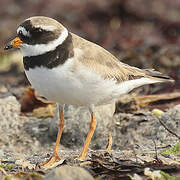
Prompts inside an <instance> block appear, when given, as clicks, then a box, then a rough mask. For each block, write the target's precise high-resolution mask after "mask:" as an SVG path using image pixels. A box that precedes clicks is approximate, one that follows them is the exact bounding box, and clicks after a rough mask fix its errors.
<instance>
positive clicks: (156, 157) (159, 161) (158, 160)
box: [152, 139, 162, 163]
mask: <svg viewBox="0 0 180 180" xmlns="http://www.w3.org/2000/svg"><path fill="white" fill-rule="evenodd" d="M152 141H153V143H154V147H155V152H156V156H155V159H156V161H157V162H158V163H162V161H161V160H160V159H159V158H158V152H157V146H156V142H155V140H154V139H152Z"/></svg>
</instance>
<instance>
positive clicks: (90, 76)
mask: <svg viewBox="0 0 180 180" xmlns="http://www.w3.org/2000/svg"><path fill="white" fill-rule="evenodd" d="M73 63H74V61H73V59H68V60H67V61H66V62H65V63H64V64H63V65H60V66H58V67H57V68H53V69H47V68H44V67H36V68H34V69H29V70H28V71H25V73H26V75H27V78H28V80H29V81H30V83H31V84H32V86H33V87H34V88H35V89H36V90H37V91H38V93H39V94H40V95H42V96H44V97H46V98H47V99H48V100H49V101H54V102H58V103H60V104H72V105H80V106H89V105H92V104H93V105H101V104H108V103H111V102H112V101H114V100H115V99H116V98H119V97H120V96H121V95H123V94H126V93H128V92H129V91H131V90H132V89H134V88H136V87H139V86H142V85H144V84H152V83H156V81H154V80H151V79H149V78H140V79H135V80H129V81H125V82H121V83H119V84H116V81H115V80H110V79H103V78H102V77H101V76H100V75H99V74H97V73H95V72H93V71H91V70H90V69H88V68H87V67H85V66H84V65H82V64H81V65H80V64H78V65H79V66H74V65H73ZM157 82H158V81H157Z"/></svg>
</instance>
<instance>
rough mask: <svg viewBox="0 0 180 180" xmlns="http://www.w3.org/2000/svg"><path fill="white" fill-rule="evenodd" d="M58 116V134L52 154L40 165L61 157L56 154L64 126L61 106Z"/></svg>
mask: <svg viewBox="0 0 180 180" xmlns="http://www.w3.org/2000/svg"><path fill="white" fill-rule="evenodd" d="M57 108H59V107H57ZM59 117H60V123H59V131H58V135H57V139H56V145H55V148H54V152H53V154H52V156H51V157H50V159H48V160H47V161H44V162H42V163H40V166H51V165H53V164H54V163H55V162H56V161H59V160H60V159H61V158H60V157H59V155H58V149H59V143H60V140H61V135H62V132H63V128H64V123H65V121H64V112H63V107H62V108H60V113H59Z"/></svg>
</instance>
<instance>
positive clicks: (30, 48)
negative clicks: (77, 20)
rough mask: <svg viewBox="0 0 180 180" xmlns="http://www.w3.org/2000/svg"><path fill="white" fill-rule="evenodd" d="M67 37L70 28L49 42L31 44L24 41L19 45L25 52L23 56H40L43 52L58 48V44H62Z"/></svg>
mask: <svg viewBox="0 0 180 180" xmlns="http://www.w3.org/2000/svg"><path fill="white" fill-rule="evenodd" d="M67 37H68V30H67V29H66V28H64V30H63V31H62V32H61V34H60V36H59V37H58V38H57V39H55V40H53V41H50V42H49V43H48V44H35V45H29V44H25V43H23V44H21V45H20V46H19V47H20V50H21V52H22V54H23V57H26V56H29V57H30V56H38V55H41V54H45V53H46V52H49V51H53V50H54V49H56V47H57V46H59V45H60V44H62V43H63V42H64V41H65V40H66V38H67Z"/></svg>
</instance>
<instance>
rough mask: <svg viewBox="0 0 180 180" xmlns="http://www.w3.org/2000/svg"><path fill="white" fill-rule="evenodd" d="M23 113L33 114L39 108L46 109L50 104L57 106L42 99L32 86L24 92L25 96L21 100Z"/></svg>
mask: <svg viewBox="0 0 180 180" xmlns="http://www.w3.org/2000/svg"><path fill="white" fill-rule="evenodd" d="M20 104H21V112H31V111H32V110H33V109H35V108H38V107H45V106H47V105H49V104H55V103H53V102H49V101H47V100H45V99H44V98H43V97H40V96H39V95H38V93H37V91H35V90H34V88H33V87H32V86H29V87H28V88H27V89H26V90H25V91H24V96H23V97H22V98H21V99H20Z"/></svg>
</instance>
